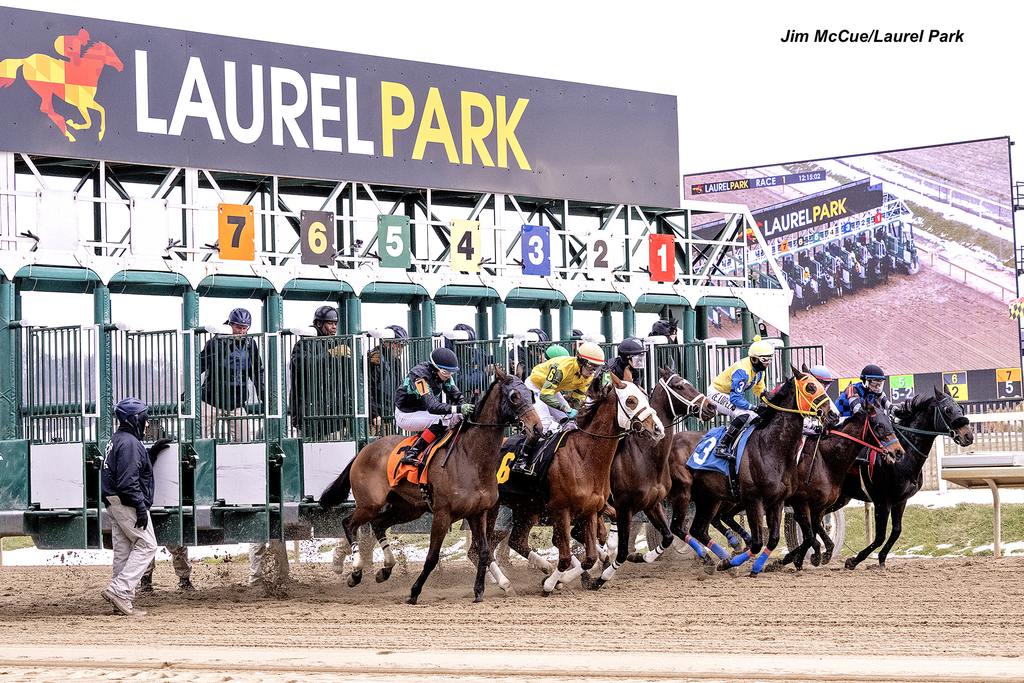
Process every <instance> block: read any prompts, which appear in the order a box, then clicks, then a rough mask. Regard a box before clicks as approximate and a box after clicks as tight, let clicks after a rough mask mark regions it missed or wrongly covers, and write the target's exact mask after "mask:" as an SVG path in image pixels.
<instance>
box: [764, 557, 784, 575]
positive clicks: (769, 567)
mask: <svg viewBox="0 0 1024 683" xmlns="http://www.w3.org/2000/svg"><path fill="white" fill-rule="evenodd" d="M764 570H765V571H766V572H777V571H781V570H782V562H780V561H779V560H772V561H771V562H769V563H768V564H766V565H765V566H764Z"/></svg>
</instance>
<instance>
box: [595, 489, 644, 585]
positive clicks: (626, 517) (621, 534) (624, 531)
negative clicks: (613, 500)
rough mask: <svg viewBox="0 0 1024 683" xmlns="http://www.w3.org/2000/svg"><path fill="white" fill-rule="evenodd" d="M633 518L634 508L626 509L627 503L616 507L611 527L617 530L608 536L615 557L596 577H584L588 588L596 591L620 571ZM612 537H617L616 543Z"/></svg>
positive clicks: (609, 545)
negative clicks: (591, 578) (590, 578)
mask: <svg viewBox="0 0 1024 683" xmlns="http://www.w3.org/2000/svg"><path fill="white" fill-rule="evenodd" d="M632 518H633V512H632V510H628V509H626V506H625V505H619V506H617V507H616V508H615V521H614V522H612V524H611V529H614V530H615V535H614V536H612V535H609V536H608V550H609V555H610V553H611V551H612V550H613V549H614V552H615V557H612V558H611V562H609V563H608V566H606V567H605V568H604V571H603V572H601V575H600V576H598V577H597V578H596V579H593V580H589V579H584V584H585V585H586V587H587V588H589V589H591V590H595V591H596V590H597V589H598V588H600V587H601V586H603V585H604V584H606V583H608V582H609V581H611V580H612V579H613V578H614V577H615V572H617V571H619V567H621V566H622V565H623V563H625V561H626V559H627V551H628V550H629V533H630V526H631V522H632ZM612 538H615V543H612ZM588 569H589V567H588ZM588 576H589V574H588Z"/></svg>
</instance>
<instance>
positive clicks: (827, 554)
mask: <svg viewBox="0 0 1024 683" xmlns="http://www.w3.org/2000/svg"><path fill="white" fill-rule="evenodd" d="M831 561H832V553H830V552H827V551H826V552H824V553H822V555H821V563H822V564H828V563H829V562H831Z"/></svg>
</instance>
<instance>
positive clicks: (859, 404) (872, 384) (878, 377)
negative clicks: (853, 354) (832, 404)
mask: <svg viewBox="0 0 1024 683" xmlns="http://www.w3.org/2000/svg"><path fill="white" fill-rule="evenodd" d="M884 387H885V371H884V370H882V368H880V367H878V366H877V365H874V364H870V365H865V366H864V369H863V370H861V371H860V381H859V382H851V383H850V385H849V386H848V387H846V389H845V390H844V391H843V392H841V393H840V394H839V400H838V401H836V408H838V409H839V414H840V415H841V416H842V417H844V418H847V417H850V416H851V415H853V414H854V413H856V412H858V411H861V410H864V409H865V408H866V407H867V406H874V407H876V408H879V409H880V410H889V407H890V403H889V397H888V396H886V395H885V393H884V392H883V391H882V389H883V388H884Z"/></svg>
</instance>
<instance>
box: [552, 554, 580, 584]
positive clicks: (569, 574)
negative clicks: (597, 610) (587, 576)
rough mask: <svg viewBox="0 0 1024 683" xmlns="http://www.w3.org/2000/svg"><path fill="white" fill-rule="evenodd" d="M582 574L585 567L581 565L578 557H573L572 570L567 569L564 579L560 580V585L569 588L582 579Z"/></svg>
mask: <svg viewBox="0 0 1024 683" xmlns="http://www.w3.org/2000/svg"><path fill="white" fill-rule="evenodd" d="M581 574H583V566H582V565H581V564H580V561H579V560H578V559H577V558H576V557H573V558H572V568H570V569H567V570H566V571H565V572H564V573H563V574H562V577H561V578H560V579H559V580H558V583H560V584H562V585H564V586H567V585H569V584H570V583H572V582H573V581H575V580H576V579H578V578H580V575H581Z"/></svg>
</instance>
